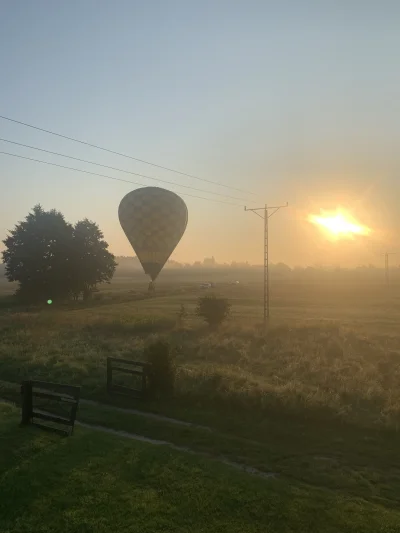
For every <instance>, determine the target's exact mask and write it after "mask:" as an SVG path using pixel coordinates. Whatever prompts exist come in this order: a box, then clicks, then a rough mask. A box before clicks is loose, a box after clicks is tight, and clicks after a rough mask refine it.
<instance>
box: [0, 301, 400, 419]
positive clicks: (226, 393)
mask: <svg viewBox="0 0 400 533" xmlns="http://www.w3.org/2000/svg"><path fill="white" fill-rule="evenodd" d="M117 307H118V313H116V311H115V309H116V308H117ZM175 322H176V318H175V317H173V316H172V317H171V316H159V317H155V316H154V315H152V316H149V315H146V314H141V313H140V312H139V311H135V308H133V307H132V304H124V303H121V304H119V305H117V306H115V304H114V305H111V306H109V307H107V306H104V307H101V308H95V309H90V308H89V309H75V310H69V311H68V312H65V311H59V310H51V309H46V310H41V311H40V312H39V311H37V312H18V313H13V314H10V313H3V314H2V315H1V316H0V380H5V381H13V382H19V381H21V380H22V379H25V378H27V377H34V378H41V379H48V380H54V381H63V382H70V383H76V384H80V385H82V386H83V391H82V392H83V394H93V393H96V392H98V391H102V390H104V384H105V363H106V358H107V356H109V355H113V356H119V357H127V358H134V359H140V358H143V350H144V346H145V345H146V343H147V342H148V341H149V340H154V339H155V338H157V337H160V336H161V337H167V338H168V341H169V342H170V343H171V344H172V345H173V347H174V349H175V351H176V353H177V363H178V374H177V379H176V401H178V402H185V404H186V405H196V406H202V405H208V406H211V407H215V408H217V407H218V408H223V409H229V410H232V411H233V412H237V413H239V412H243V413H244V414H245V415H246V413H250V414H251V416H254V417H261V418H262V417H265V416H267V415H268V416H269V415H271V413H273V414H275V415H277V416H280V415H281V414H282V413H285V414H295V415H296V416H303V417H307V418H310V417H312V418H319V419H320V418H321V417H322V418H326V417H334V418H337V419H340V420H347V421H351V422H353V423H357V424H368V425H384V426H389V427H395V428H397V427H398V426H399V424H400V342H399V338H398V337H397V336H396V335H393V336H384V335H378V334H370V335H363V334H361V333H360V331H359V330H358V329H353V328H350V327H341V326H339V325H337V324H329V323H328V324H327V323H321V322H319V323H314V324H308V325H303V326H299V325H298V326H295V327H289V326H279V327H274V328H271V329H270V330H269V331H268V332H266V333H264V332H262V331H261V330H257V329H256V328H240V327H238V326H237V325H235V326H232V327H231V328H225V329H223V330H221V331H219V332H210V331H209V330H208V329H207V328H198V327H197V326H196V327H193V328H192V329H190V328H189V329H184V328H179V329H178V328H177V327H176V324H175ZM246 416H247V415H246Z"/></svg>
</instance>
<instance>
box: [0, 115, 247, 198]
mask: <svg viewBox="0 0 400 533" xmlns="http://www.w3.org/2000/svg"><path fill="white" fill-rule="evenodd" d="M0 118H1V119H3V120H8V121H9V122H14V123H15V124H20V125H21V126H26V127H27V128H32V129H35V130H38V131H43V132H44V133H49V134H50V135H55V136H56V137H61V138H63V139H67V140H69V141H73V142H77V143H80V144H84V145H86V146H90V147H91V148H96V149H97V150H103V151H104V152H109V153H110V154H115V155H119V156H121V157H127V158H128V159H133V160H134V161H138V162H140V163H145V164H146V165H151V166H153V167H157V168H162V169H163V170H168V171H169V172H175V173H176V174H180V175H181V176H187V177H188V178H193V179H195V180H200V181H204V182H206V183H211V184H212V185H218V186H219V187H225V188H227V189H232V190H235V191H238V192H241V193H246V194H252V195H254V193H253V192H251V191H245V190H243V189H237V188H236V187H231V186H230V185H224V184H223V183H218V182H215V181H211V180H207V179H205V178H199V177H198V176H194V175H193V174H186V172H181V171H179V170H175V169H173V168H169V167H164V166H162V165H157V164H156V163H151V162H150V161H145V160H144V159H139V158H137V157H133V156H131V155H127V154H123V153H121V152H116V151H114V150H110V149H108V148H104V147H102V146H98V145H96V144H91V143H88V142H86V141H81V140H79V139H75V138H74V137H68V136H67V135H62V134H61V133H56V132H54V131H51V130H46V129H44V128H39V127H38V126H33V125H32V124H27V123H26V122H22V121H20V120H15V119H13V118H9V117H5V116H4V115H0Z"/></svg>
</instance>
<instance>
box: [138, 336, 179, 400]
mask: <svg viewBox="0 0 400 533" xmlns="http://www.w3.org/2000/svg"><path fill="white" fill-rule="evenodd" d="M144 354H145V357H146V360H147V362H148V363H151V367H150V369H149V373H148V377H149V394H150V396H151V397H153V398H160V397H168V396H172V394H173V392H174V385H175V374H176V368H175V361H174V357H173V355H172V350H171V347H170V345H169V344H168V343H167V342H164V341H161V340H158V341H155V342H153V343H151V344H149V345H148V346H147V347H146V348H145V351H144Z"/></svg>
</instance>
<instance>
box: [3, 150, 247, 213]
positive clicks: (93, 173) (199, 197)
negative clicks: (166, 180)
mask: <svg viewBox="0 0 400 533" xmlns="http://www.w3.org/2000/svg"><path fill="white" fill-rule="evenodd" d="M0 154H3V155H9V156H11V157H18V158H19V159H26V160H27V161H35V162H36V163H42V164H44V165H51V166H52V167H59V168H66V169H68V170H73V171H74V172H81V173H83V174H90V175H92V176H100V177H101V178H107V179H109V180H114V181H122V182H123V183H132V184H133V185H139V186H140V187H148V185H145V184H144V183H137V182H136V181H130V180H124V179H122V178H115V177H113V176H107V175H105V174H98V173H97V172H90V171H89V170H82V169H80V168H74V167H67V166H65V165H58V164H57V163H50V162H49V161H42V160H41V159H33V158H32V157H26V156H23V155H18V154H10V153H9V152H0ZM179 194H182V196H190V197H191V198H198V199H199V200H206V201H207V202H217V203H219V204H227V205H232V206H235V207H244V206H243V205H242V204H234V203H232V202H225V201H224V200H215V199H214V198H204V197H203V196H196V195H194V194H189V193H186V192H184V193H181V192H179Z"/></svg>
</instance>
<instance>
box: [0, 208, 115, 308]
mask: <svg viewBox="0 0 400 533" xmlns="http://www.w3.org/2000/svg"><path fill="white" fill-rule="evenodd" d="M9 233H10V234H9V235H8V236H7V237H6V239H5V240H4V241H3V243H4V245H5V246H6V249H5V250H4V251H3V254H2V255H3V262H4V264H5V273H6V277H7V279H8V280H9V281H17V282H18V283H19V287H18V290H17V295H18V296H19V297H20V298H21V299H23V300H25V301H29V302H40V301H46V300H49V299H51V300H53V301H57V300H61V299H65V298H68V297H70V296H72V295H75V296H77V295H79V294H84V295H85V296H87V295H88V294H89V293H90V292H91V291H92V290H93V288H94V287H95V286H96V283H100V282H102V281H109V280H110V279H111V278H112V276H113V273H114V270H115V266H116V264H115V261H114V256H113V255H112V254H111V253H110V252H108V250H107V248H108V245H107V243H106V242H105V241H104V240H103V239H102V238H103V235H102V233H101V231H100V230H99V228H98V227H97V226H96V224H94V223H92V222H89V221H88V220H83V221H81V222H78V223H77V224H76V226H75V227H73V226H72V225H71V224H69V223H67V222H66V221H65V219H64V216H63V215H62V214H61V213H60V212H58V211H56V210H54V209H53V210H51V211H44V210H43V208H42V207H41V206H40V205H36V206H35V207H34V208H33V211H32V212H31V213H29V214H28V216H27V217H26V218H25V220H24V221H23V222H19V223H18V224H17V225H16V226H15V228H14V229H13V230H12V231H10V232H9Z"/></svg>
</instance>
